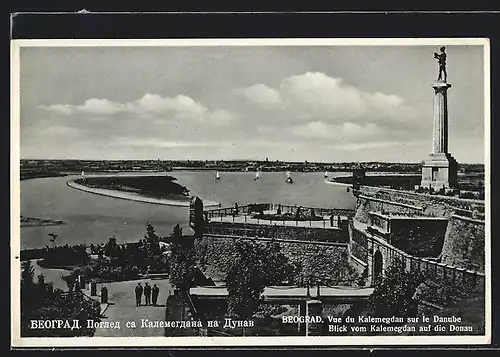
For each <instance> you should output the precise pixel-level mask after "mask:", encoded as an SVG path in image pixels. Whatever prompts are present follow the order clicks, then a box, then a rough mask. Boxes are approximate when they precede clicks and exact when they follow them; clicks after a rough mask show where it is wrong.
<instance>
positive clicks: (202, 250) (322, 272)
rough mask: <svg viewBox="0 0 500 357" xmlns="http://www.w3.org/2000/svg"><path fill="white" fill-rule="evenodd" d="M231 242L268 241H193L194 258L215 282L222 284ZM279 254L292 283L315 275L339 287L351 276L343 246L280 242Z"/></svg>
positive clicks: (209, 239)
mask: <svg viewBox="0 0 500 357" xmlns="http://www.w3.org/2000/svg"><path fill="white" fill-rule="evenodd" d="M235 239H249V240H254V241H257V242H260V243H261V244H266V241H267V240H268V239H265V240H264V239H262V240H260V239H259V238H250V237H238V238H232V237H229V236H220V237H211V236H204V237H202V238H198V239H196V241H195V250H196V255H197V257H198V259H199V264H200V266H201V268H202V269H203V270H204V271H205V274H206V275H207V277H210V278H212V279H213V280H215V281H224V280H225V277H226V274H227V271H228V267H229V263H230V259H231V256H232V251H233V242H234V240H235ZM278 244H279V245H280V246H281V249H282V251H283V253H284V254H285V255H286V256H287V257H288V259H289V261H290V263H291V264H292V265H294V266H295V268H296V270H295V271H294V272H293V274H292V276H291V277H290V278H291V279H290V280H291V281H292V282H293V283H294V284H298V285H301V284H305V282H304V281H302V277H304V276H318V277H322V278H324V279H328V280H329V281H330V282H331V284H333V285H335V283H338V285H342V284H343V282H344V281H345V280H348V279H349V278H350V277H351V278H352V277H353V276H355V275H356V274H355V272H354V270H353V269H352V268H350V266H349V262H348V254H347V244H338V243H337V244H335V243H334V244H330V245H329V244H327V243H325V242H323V243H322V244H319V243H318V244H315V243H313V242H311V243H306V242H297V241H290V242H284V241H280V242H278Z"/></svg>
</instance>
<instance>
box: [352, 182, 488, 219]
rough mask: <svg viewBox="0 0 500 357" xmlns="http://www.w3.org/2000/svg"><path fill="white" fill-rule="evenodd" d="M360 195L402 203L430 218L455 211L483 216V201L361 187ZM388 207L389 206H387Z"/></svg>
mask: <svg viewBox="0 0 500 357" xmlns="http://www.w3.org/2000/svg"><path fill="white" fill-rule="evenodd" d="M360 194H361V195H363V196H367V197H372V198H378V199H382V200H386V201H390V202H394V203H404V204H409V205H414V206H419V207H421V208H422V215H424V216H430V217H449V216H451V215H452V214H453V213H454V212H455V211H457V210H464V211H468V212H471V214H473V213H475V214H477V215H479V216H480V215H481V214H484V210H485V206H484V201H480V200H472V199H463V198H457V197H451V196H439V195H429V194H423V193H416V192H411V191H399V190H393V189H388V188H380V187H368V186H363V187H362V188H361V190H360ZM387 205H389V204H387Z"/></svg>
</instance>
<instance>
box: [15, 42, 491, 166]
mask: <svg viewBox="0 0 500 357" xmlns="http://www.w3.org/2000/svg"><path fill="white" fill-rule="evenodd" d="M437 48H438V46H427V45H425V46H283V47H282V46H262V47H261V46H258V47H238V46H235V47H232V46H230V47H223V46H220V47H200V46H188V47H171V46H167V47H24V48H21V51H20V68H21V73H20V74H21V76H20V86H21V87H20V89H21V96H20V131H21V132H20V134H21V142H20V146H21V151H20V156H21V158H23V159H95V160H99V159H109V160H113V159H115V160H121V159H123V160H127V159H130V160H134V159H137V160H156V159H160V160H210V161H213V160H226V161H229V160H265V159H266V157H267V158H269V160H270V161H276V160H279V161H294V162H304V161H309V162H327V163H330V162H332V163H336V162H355V161H363V162H368V161H378V162H408V163H410V162H420V161H422V160H423V159H425V158H426V157H427V156H428V154H429V153H430V152H431V149H432V147H431V146H432V117H433V102H432V101H433V95H434V93H433V92H434V91H433V89H432V87H431V84H432V82H433V81H434V80H435V79H436V76H437V70H436V63H435V60H434V59H433V52H435V51H436V50H437ZM447 53H448V81H449V82H450V83H451V84H452V88H451V89H450V90H449V92H448V103H449V104H448V105H449V151H450V152H451V153H452V154H453V156H455V157H456V159H457V160H458V162H459V163H484V73H483V72H484V65H483V47H482V46H477V45H475V46H471V45H469V46H461V45H448V46H447Z"/></svg>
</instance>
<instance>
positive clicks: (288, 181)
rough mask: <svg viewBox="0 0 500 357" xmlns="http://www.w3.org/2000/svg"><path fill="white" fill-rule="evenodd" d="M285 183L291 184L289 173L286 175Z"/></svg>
mask: <svg viewBox="0 0 500 357" xmlns="http://www.w3.org/2000/svg"><path fill="white" fill-rule="evenodd" d="M285 182H286V183H293V179H292V175H291V174H290V171H288V172H287V173H286V181H285Z"/></svg>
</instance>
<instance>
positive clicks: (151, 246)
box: [144, 223, 160, 256]
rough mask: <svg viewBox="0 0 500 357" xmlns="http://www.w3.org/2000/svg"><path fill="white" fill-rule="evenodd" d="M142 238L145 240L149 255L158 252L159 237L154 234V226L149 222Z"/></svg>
mask: <svg viewBox="0 0 500 357" xmlns="http://www.w3.org/2000/svg"><path fill="white" fill-rule="evenodd" d="M144 239H145V240H146V248H147V251H148V254H149V255H150V256H151V255H157V254H159V253H160V243H159V242H160V238H159V237H158V235H157V234H156V231H155V227H154V226H153V225H152V224H151V223H148V225H147V226H146V235H145V236H144Z"/></svg>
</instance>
